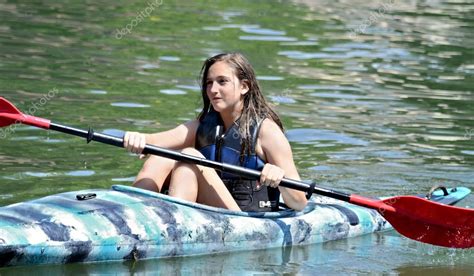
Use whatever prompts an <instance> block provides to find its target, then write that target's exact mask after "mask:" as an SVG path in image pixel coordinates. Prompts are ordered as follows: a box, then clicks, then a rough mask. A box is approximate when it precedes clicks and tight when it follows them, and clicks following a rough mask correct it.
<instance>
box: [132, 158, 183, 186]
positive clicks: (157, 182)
mask: <svg viewBox="0 0 474 276" xmlns="http://www.w3.org/2000/svg"><path fill="white" fill-rule="evenodd" d="M175 164H176V161H174V160H172V159H168V158H164V157H160V156H155V155H151V156H150V157H148V159H147V160H146V161H145V163H144V164H143V167H142V169H141V170H140V172H139V173H138V175H137V177H136V178H135V182H134V183H133V186H135V187H137V188H142V189H145V190H150V191H154V192H162V189H163V188H166V187H167V186H168V185H169V180H170V176H171V171H172V170H173V168H174V166H175Z"/></svg>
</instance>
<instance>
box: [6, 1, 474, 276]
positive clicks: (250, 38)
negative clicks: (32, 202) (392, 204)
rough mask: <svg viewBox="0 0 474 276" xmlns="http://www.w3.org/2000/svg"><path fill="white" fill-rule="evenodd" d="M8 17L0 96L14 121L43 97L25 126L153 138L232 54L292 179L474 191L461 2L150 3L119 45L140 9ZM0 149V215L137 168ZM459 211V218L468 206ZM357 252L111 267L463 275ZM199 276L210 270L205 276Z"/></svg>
mask: <svg viewBox="0 0 474 276" xmlns="http://www.w3.org/2000/svg"><path fill="white" fill-rule="evenodd" d="M20 2H21V1H10V2H8V3H3V2H2V3H0V17H1V18H2V21H1V22H0V95H1V96H4V97H6V98H7V99H9V100H10V101H12V102H13V103H14V104H15V105H17V106H18V107H19V108H20V109H21V110H29V109H30V108H31V107H32V106H33V105H34V104H35V103H38V102H39V101H40V100H41V99H42V98H43V97H44V95H46V94H47V93H48V91H51V90H52V89H57V91H59V92H58V93H57V94H56V95H55V96H54V97H53V98H51V99H50V100H49V101H48V102H47V103H45V104H44V105H41V107H40V108H35V109H36V110H35V114H33V115H36V116H40V117H45V118H49V119H52V120H53V121H58V122H61V123H64V124H70V125H72V126H77V127H81V128H87V127H89V126H92V127H94V129H96V130H97V131H104V132H106V133H110V134H112V133H113V135H117V136H120V135H122V134H123V131H124V130H134V131H144V132H153V131H158V130H164V129H168V128H171V127H173V126H175V125H176V124H178V123H181V122H184V121H186V120H189V119H192V118H195V117H196V115H197V113H198V112H199V110H200V106H201V103H200V96H199V94H200V93H199V91H200V89H199V83H198V82H197V79H198V73H199V69H200V68H201V65H202V61H203V60H204V59H205V58H207V57H208V56H210V55H213V54H216V53H220V52H222V51H236V50H238V51H241V52H243V53H244V54H246V55H247V56H248V57H249V59H250V60H251V61H252V63H253V64H254V65H255V69H256V71H257V75H258V80H259V82H260V83H261V85H262V87H263V90H264V92H265V94H266V95H267V96H268V98H269V99H270V100H271V101H272V102H273V103H274V104H275V106H276V107H277V110H278V112H279V113H280V114H281V115H282V118H283V121H284V123H285V127H286V130H287V135H288V138H289V140H290V141H291V143H292V148H293V151H294V157H295V160H296V163H297V166H298V168H299V171H300V173H301V175H302V177H303V178H304V179H313V180H316V181H317V183H320V184H321V185H324V186H329V187H332V188H334V189H337V190H343V191H350V192H357V193H359V194H363V195H374V196H375V195H377V196H380V195H395V194H412V193H424V192H426V191H427V190H428V189H429V188H430V187H431V186H433V185H439V184H443V185H447V186H456V185H462V186H468V187H471V188H473V187H474V185H473V183H474V173H473V170H472V168H473V165H472V164H473V162H474V143H473V141H474V131H473V130H474V109H473V108H472V105H473V103H474V96H473V90H472V87H473V84H474V83H473V82H472V80H473V74H474V52H473V51H472V45H474V31H473V30H474V25H473V24H474V23H473V21H472V18H471V17H472V14H473V12H474V4H473V3H472V1H470V0H459V1H415V0H400V1H383V0H382V1H360V0H354V1H352V0H351V1H347V0H337V1H328V0H321V1H310V0H293V1H292V3H288V2H279V3H276V2H271V3H270V2H267V1H245V0H243V1H241V2H238V3H236V2H235V1H215V2H213V5H212V7H210V6H209V5H208V3H207V2H203V3H199V2H189V1H188V2H185V1H164V2H163V4H162V5H160V6H158V7H156V9H155V10H154V11H153V12H152V14H150V16H149V18H148V19H147V20H143V21H142V22H140V23H139V24H137V26H135V27H134V28H133V30H132V31H131V33H129V34H127V35H126V36H123V37H122V38H121V39H117V38H115V35H116V30H117V29H122V28H124V27H125V26H126V24H128V23H130V20H131V19H132V18H133V17H134V16H136V14H137V12H139V11H141V10H143V9H144V8H146V5H147V4H146V3H145V4H144V3H143V2H140V1H125V2H120V1H119V2H117V1H99V2H93V3H92V2H91V3H87V4H86V3H83V2H80V1H76V2H74V1H73V2H71V1H66V2H60V3H59V2H55V1H43V2H42V3H33V2H31V3H30V2H28V3H23V2H21V3H20ZM2 131H4V130H2ZM0 138H1V139H0V162H1V169H0V180H1V184H2V185H0V204H1V205H5V204H9V203H13V202H18V201H22V200H27V199H31V198H35V197H39V196H44V195H46V194H51V193H55V192H61V191H66V190H77V189H83V188H99V187H104V188H105V187H108V186H110V185H111V184H113V183H117V182H121V183H126V182H129V183H130V182H131V181H133V178H134V175H135V174H136V172H137V171H138V170H139V168H140V166H141V164H142V163H141V161H140V160H138V159H137V158H134V157H132V155H130V154H126V153H125V152H124V151H123V150H121V149H117V148H113V147H107V146H105V145H100V144H96V143H91V144H86V143H85V141H83V140H81V139H79V138H76V137H69V136H65V135H64V134H60V133H54V132H51V131H44V130H38V129H34V128H31V127H24V126H21V127H17V128H14V129H11V130H9V132H8V133H7V132H1V133H0ZM462 204H463V206H474V197H473V196H471V197H469V198H468V199H467V200H466V201H464V202H463V203H462ZM364 239H365V240H364V241H366V243H365V242H364V243H357V241H354V243H355V244H353V241H340V242H335V243H329V244H326V245H321V246H319V247H318V246H315V247H308V248H296V249H294V250H293V252H292V253H291V254H290V255H291V257H290V260H291V261H289V262H285V261H283V259H282V257H281V256H282V253H281V250H276V251H271V250H270V251H264V252H263V253H238V254H235V255H234V254H223V255H222V256H221V255H219V256H213V257H212V258H211V257H210V258H206V257H199V258H181V259H176V260H175V259H170V260H161V261H156V262H154V261H147V262H139V263H136V264H121V265H120V266H118V268H120V269H121V270H120V272H119V273H122V272H123V273H128V272H129V271H132V270H133V269H136V271H139V272H143V271H145V269H147V270H148V271H156V270H161V271H167V272H170V273H171V272H172V271H175V270H173V269H172V267H176V266H182V267H183V268H182V270H181V271H182V274H187V273H188V272H193V271H194V270H191V269H192V268H193V267H194V268H195V269H198V268H199V269H202V271H207V272H212V273H214V272H215V273H220V270H219V269H221V270H222V271H225V272H227V273H229V274H240V273H247V274H249V273H253V272H255V273H257V272H258V273H267V272H270V273H272V272H275V273H286V272H288V273H301V274H312V272H314V271H315V269H317V271H318V272H321V273H324V272H326V273H331V272H335V271H337V272H339V273H345V274H350V273H364V272H369V271H375V272H383V271H391V272H394V273H401V274H405V273H406V274H413V273H420V272H423V271H427V272H430V273H431V272H433V267H439V268H440V269H445V271H446V273H451V272H453V271H455V272H459V273H460V274H462V273H464V272H465V271H469V270H471V271H472V263H473V256H472V251H467V252H466V251H445V250H441V249H435V248H433V247H428V248H427V247H424V246H423V245H420V244H418V243H415V242H411V241H407V240H406V239H402V238H400V237H399V236H398V235H395V234H391V235H387V234H384V235H377V236H369V237H365V238H364ZM380 240H383V242H380ZM347 244H352V245H351V246H352V247H351V246H347ZM299 250H301V251H302V252H303V253H302V252H300V251H299ZM269 252H272V253H269ZM274 252H277V253H274ZM295 252H300V253H295ZM304 252H306V253H304ZM272 254H276V255H272ZM262 255H263V257H262ZM270 255H271V256H273V257H269V256H270ZM259 256H260V257H259ZM302 256H305V257H302ZM239 258H242V260H243V261H240V259H239ZM259 258H262V260H263V261H261V262H259ZM242 262H243V263H244V264H245V265H244V266H240V265H239V264H241V263H242ZM206 263H207V264H209V263H211V264H213V265H205V264H206ZM341 263H344V264H350V265H345V266H344V267H341V265H340V264H341ZM221 264H226V265H225V267H223V266H222V265H221ZM112 267H113V268H115V267H116V266H114V265H110V266H109V265H97V266H96V265H84V266H82V265H77V266H61V267H52V268H49V267H44V268H42V269H44V270H45V271H47V270H48V269H52V270H54V269H59V271H66V272H67V271H74V270H76V269H77V271H85V272H88V271H89V272H90V271H92V272H93V271H95V270H98V271H103V270H101V269H112ZM214 267H215V268H216V269H218V270H219V271H218V270H216V271H209V270H208V269H210V270H212V269H213V268H214ZM451 269H453V271H452V270H451ZM195 271H198V270H195ZM203 273H204V272H203ZM2 275H3V273H2Z"/></svg>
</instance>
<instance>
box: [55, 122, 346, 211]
mask: <svg viewBox="0 0 474 276" xmlns="http://www.w3.org/2000/svg"><path fill="white" fill-rule="evenodd" d="M49 129H52V130H55V131H59V132H63V133H67V134H71V135H75V136H79V137H83V138H86V139H87V143H89V142H90V141H96V142H100V143H104V144H109V145H113V146H116V147H121V148H123V138H121V137H116V136H111V135H107V134H103V133H96V132H94V130H92V129H91V128H89V130H83V129H78V128H73V127H69V126H63V125H60V124H56V123H52V122H51V123H50V126H49ZM143 154H153V155H158V156H162V157H165V158H169V159H173V160H176V161H181V162H187V163H192V164H198V165H202V166H205V167H210V168H213V169H216V170H219V171H222V172H226V173H231V174H234V175H238V176H241V177H244V178H247V179H253V180H259V179H260V174H261V172H260V171H257V170H252V169H247V168H244V167H239V166H235V165H230V164H226V163H221V162H216V161H212V160H208V159H206V158H202V157H198V156H194V155H189V154H185V153H181V152H177V151H174V150H169V149H165V148H161V147H156V146H152V145H146V146H145V148H144V150H143ZM280 186H282V187H287V188H290V189H295V190H299V191H303V192H308V193H310V194H311V193H315V194H319V195H323V196H328V197H332V198H336V199H339V200H343V201H346V202H350V195H349V194H346V193H341V192H337V191H333V190H329V189H324V188H321V187H315V185H314V184H308V183H304V182H302V181H298V180H293V179H288V178H283V179H282V181H281V182H280Z"/></svg>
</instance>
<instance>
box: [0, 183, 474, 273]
mask: <svg viewBox="0 0 474 276" xmlns="http://www.w3.org/2000/svg"><path fill="white" fill-rule="evenodd" d="M446 193H447V194H446ZM469 193H470V190H469V189H468V188H464V187H457V188H451V189H447V190H446V191H441V190H437V191H435V192H434V193H433V195H432V196H431V199H430V200H432V201H436V202H439V203H442V204H447V205H454V204H456V203H457V202H459V201H460V200H462V199H463V198H464V197H466V196H467V195H468V194H469ZM388 229H391V225H390V224H389V223H388V222H387V221H386V220H385V219H384V218H383V217H382V216H381V215H380V214H379V213H378V212H377V211H376V210H372V209H367V208H365V207H359V206H356V205H352V204H350V203H346V202H343V201H340V200H336V199H330V198H327V197H321V196H315V195H313V197H312V198H311V199H310V200H309V202H308V205H307V206H306V208H305V209H304V210H302V211H298V212H297V211H294V210H290V209H284V210H281V211H278V212H263V213H252V212H240V211H229V210H224V209H221V208H214V207H210V206H205V205H202V204H198V203H191V202H187V201H183V200H180V199H176V198H172V197H169V196H167V195H164V194H159V193H154V192H151V191H146V190H143V189H138V188H134V187H130V186H123V185H115V186H112V188H111V189H90V190H81V191H75V192H66V193H60V194H55V195H50V196H46V197H43V198H40V199H35V200H31V201H26V202H21V203H16V204H12V205H8V206H4V207H0V266H15V265H37V264H62V263H71V262H100V261H121V260H139V259H150V258H161V257H172V256H190V255H202V254H213V253H219V252H229V251H242V250H253V249H264V248H276V247H285V246H294V245H307V244H315V243H322V242H327V241H331V240H339V239H346V238H350V237H355V236H360V235H365V234H369V233H373V232H378V231H384V230H388Z"/></svg>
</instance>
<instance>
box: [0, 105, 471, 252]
mask: <svg viewBox="0 0 474 276" xmlns="http://www.w3.org/2000/svg"><path fill="white" fill-rule="evenodd" d="M15 123H21V124H27V125H31V126H35V127H40V128H44V129H51V130H56V131H60V132H63V133H67V134H71V135H76V136H80V137H83V138H86V139H87V142H90V141H97V142H101V143H104V144H109V145H113V146H117V147H123V138H120V137H115V136H110V135H106V134H102V133H95V132H94V131H93V130H92V129H89V130H82V129H77V128H73V127H68V126H64V125H60V124H56V123H53V122H51V121H50V120H47V119H43V118H39V117H35V116H31V115H27V114H23V113H21V112H20V111H19V110H18V109H17V108H16V107H15V106H14V105H13V104H11V103H10V102H9V101H7V100H6V99H5V98H2V97H0V127H6V126H9V125H12V124H15ZM143 153H145V154H154V155H159V156H162V157H166V158H170V159H174V160H177V161H183V162H188V163H194V164H199V165H202V166H207V167H211V168H214V169H217V170H220V171H223V172H227V173H232V174H235V175H239V176H241V177H245V178H249V179H260V173H261V172H260V171H256V170H251V169H247V168H243V167H239V166H234V165H230V164H225V163H220V162H216V161H211V160H207V159H205V158H201V157H196V156H192V155H188V154H183V153H180V152H176V151H173V150H169V149H165V148H160V147H156V146H152V145H146V147H145V149H144V151H143ZM280 185H281V186H282V187H287V188H291V189H296V190H300V191H305V192H309V193H316V194H319V195H323V196H327V197H331V198H335V199H339V200H343V201H346V202H350V203H352V204H355V205H359V206H364V207H367V208H371V209H375V210H377V211H378V212H379V213H380V214H381V215H382V216H383V217H384V218H385V219H386V220H387V221H389V222H390V224H391V225H392V226H393V227H394V228H395V230H397V231H398V232H399V233H401V234H402V235H404V236H406V237H408V238H410V239H413V240H416V241H420V242H424V243H429V244H433V245H439V246H445V247H453V248H471V247H474V210H473V209H467V208H460V207H454V206H448V205H443V204H440V203H437V202H432V201H429V200H426V199H423V198H419V197H415V196H396V197H391V198H387V199H383V200H379V199H372V198H367V197H362V196H359V195H354V194H346V193H342V192H337V191H333V190H329V189H324V188H321V187H315V185H312V184H307V183H304V182H301V181H297V180H292V179H288V178H284V179H283V180H282V181H281V183H280Z"/></svg>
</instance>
